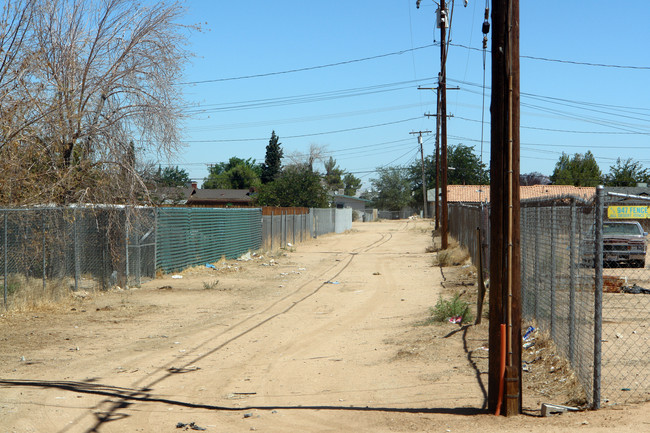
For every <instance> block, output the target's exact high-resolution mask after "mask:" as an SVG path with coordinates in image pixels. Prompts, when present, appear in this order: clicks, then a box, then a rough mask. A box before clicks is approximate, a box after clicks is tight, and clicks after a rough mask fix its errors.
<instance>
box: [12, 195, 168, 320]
mask: <svg viewBox="0 0 650 433" xmlns="http://www.w3.org/2000/svg"><path fill="white" fill-rule="evenodd" d="M152 216H153V214H152V211H151V210H148V211H143V210H139V209H136V210H134V209H126V208H114V207H113V208H111V207H96V208H49V207H48V208H40V209H0V218H1V219H0V242H1V243H0V260H2V261H1V262H0V266H1V267H2V268H1V269H2V271H1V272H2V284H3V286H2V287H3V302H4V306H5V308H9V307H10V306H12V305H14V306H18V305H20V304H25V303H35V302H39V301H42V300H43V299H53V298H56V297H58V296H61V295H63V294H66V293H67V291H69V290H75V291H77V290H95V289H106V288H108V287H111V286H115V285H121V286H127V285H129V284H139V283H140V278H141V277H142V276H145V275H146V276H153V275H154V274H155V269H154V267H153V266H152V265H151V262H152V257H153V255H154V254H155V246H153V243H152V241H151V240H150V239H149V236H144V234H145V233H152V232H153V231H154V230H153V228H154V225H153V218H152Z"/></svg>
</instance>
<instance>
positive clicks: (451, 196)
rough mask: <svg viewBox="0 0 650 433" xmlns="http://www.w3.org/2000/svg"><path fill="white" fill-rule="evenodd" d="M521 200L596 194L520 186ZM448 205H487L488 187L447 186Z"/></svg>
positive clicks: (563, 187)
mask: <svg viewBox="0 0 650 433" xmlns="http://www.w3.org/2000/svg"><path fill="white" fill-rule="evenodd" d="M519 188H520V190H519V195H520V199H521V200H527V199H540V198H554V197H566V196H574V197H580V198H582V199H585V200H588V199H590V198H592V197H593V196H594V195H595V194H596V188H594V187H578V186H571V185H532V186H520V187H519ZM434 194H435V192H434V190H429V191H428V196H429V200H430V201H431V199H432V198H435V195H434ZM447 202H448V203H468V204H469V203H489V202H490V185H448V186H447Z"/></svg>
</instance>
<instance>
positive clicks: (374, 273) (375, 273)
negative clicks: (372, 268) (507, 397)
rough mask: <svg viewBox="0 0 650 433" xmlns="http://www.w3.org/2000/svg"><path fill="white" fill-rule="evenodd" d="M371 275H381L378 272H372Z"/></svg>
mask: <svg viewBox="0 0 650 433" xmlns="http://www.w3.org/2000/svg"><path fill="white" fill-rule="evenodd" d="M372 275H381V274H380V273H379V272H373V273H372Z"/></svg>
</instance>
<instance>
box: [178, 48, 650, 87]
mask: <svg viewBox="0 0 650 433" xmlns="http://www.w3.org/2000/svg"><path fill="white" fill-rule="evenodd" d="M447 45H448V46H452V47H458V48H464V49H467V50H471V51H480V52H482V51H483V50H482V48H476V47H471V46H469V45H464V44H456V43H447ZM434 46H440V42H434V43H432V44H428V45H423V46H421V47H415V48H408V49H405V50H400V51H393V52H391V53H384V54H378V55H376V56H369V57H362V58H359V59H351V60H344V61H341V62H335V63H326V64H323V65H316V66H306V67H303V68H296V69H288V70H285V71H275V72H264V73H259V74H251V75H241V76H236V77H225V78H213V79H207V80H197V81H184V82H181V83H178V85H182V86H185V85H196V84H209V83H220V82H225V81H237V80H248V79H252V78H263V77H270V76H274V75H284V74H292V73H296V72H305V71H313V70H317V69H325V68H331V67H336V66H343V65H349V64H353V63H360V62H366V61H369V60H377V59H381V58H385V57H391V56H399V55H402V54H406V53H410V52H415V51H418V50H423V49H427V48H431V47H434ZM519 57H520V58H522V59H530V60H538V61H544V62H551V63H564V64H571V65H578V66H589V67H600V68H615V69H632V70H650V66H635V65H616V64H608V63H596V62H578V61H575V60H564V59H553V58H549V57H538V56H526V55H520V56H519Z"/></svg>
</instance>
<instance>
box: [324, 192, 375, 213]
mask: <svg viewBox="0 0 650 433" xmlns="http://www.w3.org/2000/svg"><path fill="white" fill-rule="evenodd" d="M330 202H331V203H332V207H335V208H337V209H344V208H351V209H352V210H353V211H357V212H360V213H362V214H363V212H364V211H365V210H366V207H370V203H371V202H370V200H365V199H363V198H359V197H352V196H349V195H343V194H333V195H332V196H331V200H330Z"/></svg>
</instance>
